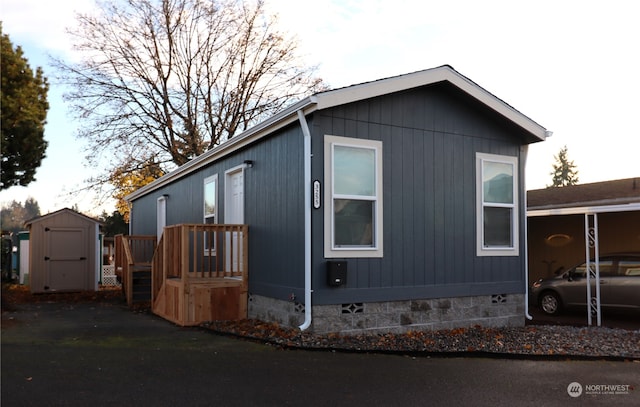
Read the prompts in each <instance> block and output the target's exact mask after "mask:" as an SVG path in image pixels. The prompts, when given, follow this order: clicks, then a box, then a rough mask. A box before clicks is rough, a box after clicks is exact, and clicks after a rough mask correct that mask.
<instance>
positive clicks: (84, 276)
mask: <svg viewBox="0 0 640 407" xmlns="http://www.w3.org/2000/svg"><path fill="white" fill-rule="evenodd" d="M45 236H46V240H47V244H46V255H45V264H46V266H45V268H46V276H45V282H46V284H45V289H47V290H50V291H61V290H64V291H69V290H86V289H87V282H88V278H89V274H88V273H89V270H88V266H89V264H88V263H89V244H88V240H87V237H88V236H87V230H86V229H83V228H59V229H58V228H51V229H49V230H48V231H47V232H46V233H45Z"/></svg>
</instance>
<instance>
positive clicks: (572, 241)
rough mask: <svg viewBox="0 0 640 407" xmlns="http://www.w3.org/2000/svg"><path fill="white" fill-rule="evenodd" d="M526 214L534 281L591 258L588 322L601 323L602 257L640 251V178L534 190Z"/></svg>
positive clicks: (531, 271) (530, 261)
mask: <svg viewBox="0 0 640 407" xmlns="http://www.w3.org/2000/svg"><path fill="white" fill-rule="evenodd" d="M527 217H528V252H529V255H528V267H529V278H530V281H529V284H531V283H532V282H533V281H535V280H537V279H539V278H549V277H552V276H553V275H554V273H555V272H556V271H558V270H562V269H568V268H569V267H571V266H572V265H574V264H577V263H580V262H583V261H586V262H587V269H588V272H587V273H586V279H587V287H590V285H591V284H590V283H591V280H593V281H594V282H595V284H594V285H595V289H594V290H593V292H592V290H591V289H586V290H585V291H586V292H585V296H586V300H587V302H586V303H587V304H588V309H587V313H588V323H589V325H592V324H593V318H595V319H596V324H597V325H598V326H600V325H601V307H600V264H599V262H598V258H599V257H600V256H601V255H605V254H612V253H623V252H640V179H638V178H630V179H623V180H615V181H606V182H600V183H593V184H583V185H574V186H567V187H558V188H546V189H540V190H533V191H529V192H528V210H527ZM591 259H595V261H593V262H592V261H591Z"/></svg>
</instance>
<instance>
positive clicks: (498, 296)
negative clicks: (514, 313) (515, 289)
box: [491, 294, 507, 304]
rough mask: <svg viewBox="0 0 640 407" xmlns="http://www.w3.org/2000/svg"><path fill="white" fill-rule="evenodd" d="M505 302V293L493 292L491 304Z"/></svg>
mask: <svg viewBox="0 0 640 407" xmlns="http://www.w3.org/2000/svg"><path fill="white" fill-rule="evenodd" d="M505 302H507V294H494V295H492V296H491V303H492V304H504V303H505Z"/></svg>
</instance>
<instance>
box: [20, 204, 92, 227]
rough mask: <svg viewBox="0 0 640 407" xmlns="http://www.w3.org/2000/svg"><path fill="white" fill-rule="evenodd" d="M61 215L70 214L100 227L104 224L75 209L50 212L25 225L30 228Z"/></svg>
mask: <svg viewBox="0 0 640 407" xmlns="http://www.w3.org/2000/svg"><path fill="white" fill-rule="evenodd" d="M61 213H68V214H71V215H73V216H77V217H79V218H81V219H84V220H87V221H90V222H93V223H97V224H98V225H102V222H100V221H99V220H97V219H94V218H91V217H89V216H86V215H83V214H81V213H79V212H76V211H74V210H73V209H69V208H63V209H59V210H57V211H55V212H50V213H47V214H46V215H42V216H38V217H35V218H33V219H30V220H28V221H26V222H25V223H24V224H25V226H27V227H30V226H31V225H32V224H33V223H37V222H42V221H44V220H47V219H50V218H53V217H55V216H58V215H60V214H61Z"/></svg>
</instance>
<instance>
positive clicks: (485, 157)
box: [476, 153, 520, 256]
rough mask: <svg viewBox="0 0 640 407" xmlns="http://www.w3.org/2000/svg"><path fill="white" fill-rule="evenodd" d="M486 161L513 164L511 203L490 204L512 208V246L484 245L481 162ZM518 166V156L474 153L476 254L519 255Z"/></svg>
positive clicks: (482, 167)
mask: <svg viewBox="0 0 640 407" xmlns="http://www.w3.org/2000/svg"><path fill="white" fill-rule="evenodd" d="M486 161H490V162H495V163H500V164H510V165H512V166H513V204H512V205H510V204H507V205H505V204H496V205H490V206H495V207H510V208H513V211H512V214H513V215H512V216H513V217H512V219H511V221H512V222H511V233H512V236H513V247H508V246H496V247H485V246H484V206H485V205H484V196H483V195H484V188H483V185H482V180H483V170H484V165H483V163H484V162H486ZM519 174H520V171H519V167H518V157H512V156H506V155H495V154H485V153H476V245H477V246H476V255H477V256H519V255H520V226H519V225H520V206H519V204H518V196H519V187H518V185H519V184H518V178H519Z"/></svg>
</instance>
